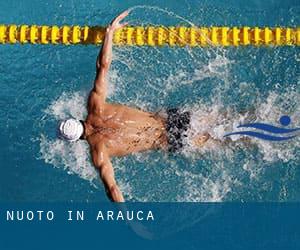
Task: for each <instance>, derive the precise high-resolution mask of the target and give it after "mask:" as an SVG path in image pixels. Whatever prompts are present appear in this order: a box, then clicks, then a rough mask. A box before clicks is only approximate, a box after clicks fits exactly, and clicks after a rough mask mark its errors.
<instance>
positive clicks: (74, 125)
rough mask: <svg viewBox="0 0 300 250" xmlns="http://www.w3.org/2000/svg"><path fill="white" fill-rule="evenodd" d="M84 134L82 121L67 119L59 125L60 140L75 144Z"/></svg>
mask: <svg viewBox="0 0 300 250" xmlns="http://www.w3.org/2000/svg"><path fill="white" fill-rule="evenodd" d="M83 133H84V126H83V124H82V122H81V121H79V120H77V119H73V118H71V119H67V120H64V121H61V122H60V123H59V125H58V136H59V138H61V139H63V140H66V141H70V142H74V141H77V140H79V139H80V137H81V136H82V135H83Z"/></svg>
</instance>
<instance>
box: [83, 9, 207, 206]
mask: <svg viewBox="0 0 300 250" xmlns="http://www.w3.org/2000/svg"><path fill="white" fill-rule="evenodd" d="M127 15H128V12H127V11H125V12H123V13H122V14H121V15H119V16H118V17H116V18H115V19H114V20H113V21H112V23H111V24H110V25H109V26H108V28H107V30H106V34H105V39H104V42H103V46H102V48H101V51H100V53H99V55H98V58H97V61H96V78H95V82H94V87H93V89H92V90H91V92H90V95H89V99H88V116H87V118H86V120H85V121H84V127H85V129H84V134H83V136H82V137H83V139H85V140H87V141H88V143H89V145H90V151H91V156H92V161H93V164H94V166H95V168H96V169H97V170H98V171H99V174H100V178H101V180H102V182H103V184H104V186H105V189H106V192H107V195H108V197H109V198H110V199H111V200H112V201H115V202H123V201H124V198H123V195H122V193H121V191H120V189H119V187H118V185H117V183H116V180H115V177H114V169H113V166H112V164H111V161H110V159H111V157H114V156H124V155H128V154H131V153H135V152H140V151H145V150H150V149H166V148H167V132H166V121H165V119H164V118H162V117H159V116H157V115H155V114H153V113H149V112H144V111H142V110H139V109H135V108H131V107H128V106H125V105H120V104H111V103H107V102H106V96H107V84H108V82H107V75H108V72H109V68H110V64H111V61H112V43H113V42H112V41H113V35H114V32H115V31H116V30H117V29H120V28H123V27H124V26H126V25H127V23H123V24H121V23H120V21H122V20H123V19H124V18H125V17H126V16H127ZM208 138H209V137H208V135H201V136H200V137H198V138H196V139H195V145H202V144H203V143H205V142H206V141H207V140H208Z"/></svg>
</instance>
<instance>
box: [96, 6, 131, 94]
mask: <svg viewBox="0 0 300 250" xmlns="http://www.w3.org/2000/svg"><path fill="white" fill-rule="evenodd" d="M128 14H129V12H128V11H125V12H123V13H122V14H120V15H119V16H117V17H116V18H115V19H114V20H113V21H112V22H111V24H110V25H109V26H108V27H107V29H106V33H105V38H104V42H103V46H102V48H101V50H100V53H99V55H98V57H97V61H96V79H95V84H94V91H95V92H96V93H97V94H98V95H100V96H102V97H103V98H104V99H105V98H106V94H107V79H106V78H107V75H108V71H109V68H110V65H111V61H112V44H113V36H114V33H115V31H116V30H118V29H121V28H123V27H125V26H126V25H127V23H120V22H121V21H122V20H123V19H124V18H125V17H126V16H127V15H128Z"/></svg>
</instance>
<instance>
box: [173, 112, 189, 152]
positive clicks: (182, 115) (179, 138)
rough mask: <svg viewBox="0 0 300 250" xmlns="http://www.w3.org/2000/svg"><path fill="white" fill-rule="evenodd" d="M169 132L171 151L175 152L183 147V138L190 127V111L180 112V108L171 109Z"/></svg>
mask: <svg viewBox="0 0 300 250" xmlns="http://www.w3.org/2000/svg"><path fill="white" fill-rule="evenodd" d="M167 114H168V119H167V132H168V143H169V152H171V153H173V152H176V151H179V150H180V149H182V148H183V139H184V137H186V136H187V135H186V133H185V132H186V131H187V130H188V129H189V128H190V121H191V114H190V112H180V111H179V109H177V108H174V109H169V110H168V111H167Z"/></svg>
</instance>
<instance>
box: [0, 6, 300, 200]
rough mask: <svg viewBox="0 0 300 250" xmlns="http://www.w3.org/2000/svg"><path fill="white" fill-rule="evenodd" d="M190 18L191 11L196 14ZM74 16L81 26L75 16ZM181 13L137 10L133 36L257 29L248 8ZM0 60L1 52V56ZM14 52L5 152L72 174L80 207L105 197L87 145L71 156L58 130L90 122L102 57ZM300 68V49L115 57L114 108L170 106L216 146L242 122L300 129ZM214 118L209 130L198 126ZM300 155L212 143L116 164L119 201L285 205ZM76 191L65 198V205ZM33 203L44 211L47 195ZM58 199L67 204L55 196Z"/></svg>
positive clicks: (140, 51)
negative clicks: (90, 98) (185, 113)
mask: <svg viewBox="0 0 300 250" xmlns="http://www.w3.org/2000/svg"><path fill="white" fill-rule="evenodd" d="M188 8H190V10H192V8H191V6H187V9H188ZM73 11H74V13H75V14H74V15H75V17H76V13H77V12H76V8H75V9H74V10H73ZM288 11H289V15H290V17H289V18H287V17H285V19H284V21H286V22H287V23H288V24H289V25H293V24H294V23H295V22H296V23H297V21H299V20H295V18H296V16H297V15H296V14H297V13H299V8H291V9H289V10H288ZM208 12H209V13H211V14H210V15H213V14H214V15H215V19H214V21H212V22H209V20H210V19H209V17H207V13H208ZM258 12H259V11H258ZM84 13H85V12H84ZM84 13H83V14H81V15H84ZM176 13H177V12H170V11H168V10H165V9H160V8H157V7H145V6H138V7H134V8H133V10H132V14H131V15H130V17H129V18H128V19H129V21H130V22H131V24H132V25H135V24H143V25H147V24H161V23H163V24H185V25H189V24H191V23H195V24H199V23H200V24H201V20H204V21H203V22H207V23H208V24H216V23H220V24H232V23H233V24H235V25H243V24H245V23H247V22H246V21H247V20H248V21H249V20H252V23H253V18H254V17H255V16H256V14H257V11H256V10H254V11H251V9H249V12H247V13H246V14H245V16H242V15H239V14H237V13H238V12H236V11H235V10H234V9H232V10H231V9H225V10H224V11H221V10H220V9H218V8H212V7H210V6H209V5H207V6H205V7H203V8H199V9H198V10H193V11H192V13H191V17H190V18H188V20H186V19H187V18H186V17H184V16H180V15H177V14H176ZM85 14H87V13H85ZM87 15H88V14H87ZM96 15H97V16H96ZM101 15H102V16H105V18H104V19H103V20H104V21H105V22H107V21H108V20H109V19H110V18H111V17H112V14H111V13H109V11H108V12H107V13H105V14H104V11H103V13H99V16H101ZM259 15H260V18H261V20H258V22H261V23H263V21H264V19H265V22H266V23H267V24H268V23H270V20H267V15H268V12H266V11H260V12H259ZM71 16H72V15H71ZM99 16H98V14H96V12H95V16H92V17H91V16H82V17H81V19H80V18H79V21H78V22H77V19H75V17H74V18H73V19H74V20H71V21H72V22H73V23H89V22H90V21H87V20H90V18H96V19H99V20H100V19H101V18H100V17H99ZM196 17H198V18H196ZM57 19H58V17H57ZM224 20H226V21H224ZM233 20H240V21H239V22H236V21H235V22H234V21H233ZM60 21H61V20H60ZM69 21H70V20H69ZM104 21H103V22H104ZM58 22H59V20H58ZM101 23H102V22H101ZM252 23H249V25H251V24H252ZM273 25H275V24H274V23H273ZM0 49H1V51H4V47H2V48H0ZM6 49H7V50H9V51H10V53H3V56H2V60H1V61H2V63H1V68H2V70H1V72H0V74H1V77H2V79H3V78H4V79H5V81H0V83H1V86H2V89H3V91H2V98H1V102H2V103H1V104H3V105H6V106H7V107H8V109H9V111H10V112H5V111H4V110H1V112H2V114H1V116H2V119H3V120H2V122H4V124H5V125H4V126H5V128H4V132H5V134H6V135H7V136H6V138H7V139H6V140H7V141H8V140H10V141H14V144H13V146H9V151H10V153H12V154H13V153H14V152H23V153H25V154H27V155H34V157H35V159H27V160H28V161H32V162H33V161H36V162H38V164H39V165H40V166H41V167H42V168H44V171H46V169H48V168H49V167H50V166H53V167H56V168H58V169H59V171H65V172H67V173H69V174H74V175H73V176H77V177H76V178H77V179H72V180H70V182H71V183H74V184H72V185H71V184H70V187H69V188H72V189H73V190H75V192H78V194H79V196H77V197H82V198H76V199H77V200H80V199H82V200H97V198H96V197H97V196H96V195H99V192H101V193H102V189H103V188H102V185H101V183H100V182H99V180H98V176H97V173H96V171H95V170H94V169H93V167H92V165H91V162H90V159H89V150H88V147H87V144H86V143H85V142H78V143H74V144H72V145H70V144H67V143H65V142H63V141H60V140H57V139H56V138H55V129H54V128H55V126H56V124H57V121H58V120H59V119H63V118H66V117H69V116H74V117H77V118H80V119H83V118H84V117H85V115H86V109H85V107H86V97H87V94H88V91H89V90H90V88H91V86H92V81H93V77H94V75H93V74H94V62H95V59H96V56H97V53H98V51H97V49H96V48H95V47H83V46H77V47H62V46H56V47H53V46H24V47H20V46H15V47H13V46H7V47H6ZM12 55H14V57H12ZM33 55H34V57H33ZM299 58H300V54H299V49H298V48H293V47H291V48H288V47H286V48H228V49H221V48H218V49H217V48H194V49H190V48H168V47H164V48H147V47H141V48H137V47H126V48H125V47H115V48H114V60H113V65H112V69H111V72H110V79H109V80H110V89H109V92H110V94H109V101H113V102H120V103H123V104H127V105H131V106H136V107H141V108H143V109H145V110H149V111H160V110H164V109H166V108H167V107H174V106H175V107H177V106H179V107H182V108H183V109H187V110H191V111H192V114H193V119H192V131H190V134H193V133H196V132H201V131H206V130H208V131H209V133H210V134H211V136H213V137H214V138H216V139H220V140H223V135H224V133H226V132H231V131H232V130H233V129H234V128H235V127H236V126H237V125H239V124H240V123H245V122H254V121H256V122H268V123H271V124H274V125H278V120H279V118H280V116H281V115H283V114H288V115H290V116H291V118H292V120H293V125H294V127H300V105H299V103H300V88H299V84H300V83H299ZM5 61H7V62H10V63H8V64H7V63H3V62H5ZM8 72H12V73H11V74H8ZM16 79H18V81H16ZM8 83H11V84H8ZM207 116H209V117H210V121H209V122H201V118H203V117H207ZM24 131H26V132H27V133H26V134H24ZM235 139H238V138H235ZM187 143H188V142H187ZM299 147H300V137H298V138H297V139H293V140H292V141H288V142H283V143H277V144H276V143H270V142H265V141H260V140H257V139H251V142H250V143H248V144H245V143H241V142H239V141H237V142H236V143H231V144H229V145H226V146H224V145H222V144H221V143H208V144H207V145H206V146H205V147H204V148H202V149H201V150H196V149H195V148H193V147H191V146H189V147H186V149H185V150H184V152H183V153H182V154H180V155H167V154H166V153H162V152H146V153H139V154H135V155H131V156H128V157H124V158H118V159H117V158H115V159H113V165H114V168H115V172H116V178H117V181H118V183H119V184H120V187H121V190H122V191H123V193H124V195H125V198H126V199H127V200H131V201H228V200H238V201H250V200H267V201H268V200H276V201H286V200H287V201H289V200H299V198H300V197H299V195H300V185H299V178H300V171H299V162H300V153H299ZM15 157H16V158H17V159H16V160H14V164H17V165H18V166H19V168H23V171H24V173H27V171H26V170H24V168H25V166H22V164H21V162H22V161H23V160H24V159H22V156H15ZM18 158H20V159H19V160H18ZM26 158H30V157H29V156H26V157H25V160H26ZM45 163H47V164H45ZM32 164H33V166H34V164H35V165H36V163H32ZM32 168H34V167H32ZM27 170H28V169H27ZM29 170H30V168H29ZM48 174H49V175H50V177H49V176H47V178H46V180H47V181H48V182H49V183H53V184H52V185H54V186H56V187H57V185H60V184H61V185H62V186H64V187H68V184H66V183H68V178H71V176H70V177H69V176H62V178H63V180H61V179H59V174H58V173H57V172H55V173H51V171H50V172H49V171H48ZM51 174H53V180H50V179H51ZM54 175H56V176H54ZM78 177H79V178H80V179H79V178H78ZM30 178H32V176H31V177H30V175H29V176H28V179H30ZM44 181H45V180H44ZM49 183H48V184H47V185H48V186H50V187H51V185H50V184H49ZM55 183H57V184H55ZM82 183H87V184H88V185H85V184H82ZM89 183H90V184H89ZM44 192H45V191H44ZM68 192H69V193H70V190H69V191H68V190H67V191H64V193H65V195H67V194H68ZM85 192H87V193H88V194H85ZM102 194H103V195H104V192H103V193H102ZM54 196H55V195H54ZM33 197H36V199H38V200H43V199H46V200H47V198H43V197H41V196H39V195H36V196H34V195H33ZM21 199H22V198H21ZM23 199H24V198H23ZM52 199H53V200H55V199H56V198H55V197H54V198H52ZM57 199H58V200H59V199H63V198H60V196H59V195H57Z"/></svg>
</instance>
